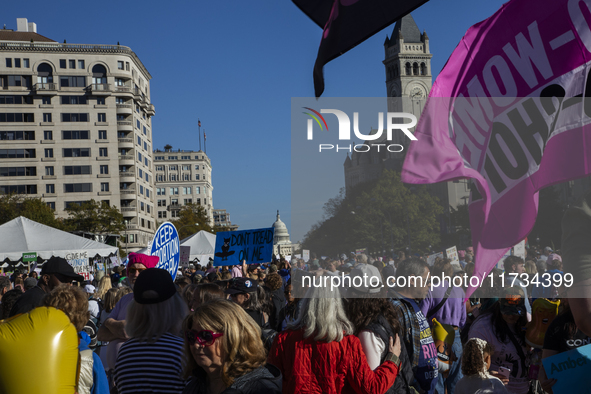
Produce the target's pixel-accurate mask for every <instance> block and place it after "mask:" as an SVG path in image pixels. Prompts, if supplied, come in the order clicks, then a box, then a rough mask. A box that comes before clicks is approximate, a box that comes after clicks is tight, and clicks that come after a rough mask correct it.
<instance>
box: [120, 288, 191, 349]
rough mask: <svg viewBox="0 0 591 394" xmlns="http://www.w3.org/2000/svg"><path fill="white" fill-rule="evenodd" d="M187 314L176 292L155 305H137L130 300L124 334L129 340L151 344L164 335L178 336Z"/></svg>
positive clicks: (183, 303)
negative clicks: (134, 339) (133, 339)
mask: <svg viewBox="0 0 591 394" xmlns="http://www.w3.org/2000/svg"><path fill="white" fill-rule="evenodd" d="M187 313H189V308H187V304H186V303H185V301H184V300H183V299H182V297H181V296H180V295H179V293H178V292H177V293H175V294H174V295H173V296H172V297H170V298H169V299H168V300H166V301H162V302H159V303H157V304H138V303H137V302H135V300H132V301H131V302H130V303H129V306H128V307H127V318H126V320H125V332H126V333H127V335H129V337H130V338H136V339H139V340H141V341H145V342H152V343H153V342H156V341H157V340H158V339H159V338H160V337H161V336H162V335H164V334H166V333H170V334H173V335H180V334H181V324H182V322H183V319H184V318H185V316H187Z"/></svg>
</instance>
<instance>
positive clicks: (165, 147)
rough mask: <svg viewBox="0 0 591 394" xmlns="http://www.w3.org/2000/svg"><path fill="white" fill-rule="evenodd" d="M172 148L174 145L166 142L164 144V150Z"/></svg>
mask: <svg viewBox="0 0 591 394" xmlns="http://www.w3.org/2000/svg"><path fill="white" fill-rule="evenodd" d="M171 149H172V145H169V144H166V145H164V150H171Z"/></svg>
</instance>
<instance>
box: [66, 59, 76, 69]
mask: <svg viewBox="0 0 591 394" xmlns="http://www.w3.org/2000/svg"><path fill="white" fill-rule="evenodd" d="M68 63H69V66H70V68H76V60H72V59H70V60H69V61H68Z"/></svg>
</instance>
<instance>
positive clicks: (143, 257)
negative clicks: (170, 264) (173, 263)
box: [127, 253, 160, 276]
mask: <svg viewBox="0 0 591 394" xmlns="http://www.w3.org/2000/svg"><path fill="white" fill-rule="evenodd" d="M127 258H128V260H129V262H128V263H127V270H128V272H127V275H128V276H129V267H130V266H131V265H132V264H142V265H143V266H144V267H146V268H154V267H156V266H157V265H158V261H160V258H159V257H158V256H148V255H147V254H141V253H130V254H129V255H128V256H127Z"/></svg>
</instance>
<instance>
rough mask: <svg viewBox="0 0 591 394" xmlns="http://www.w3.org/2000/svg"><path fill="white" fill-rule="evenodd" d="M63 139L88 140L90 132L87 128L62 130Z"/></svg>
mask: <svg viewBox="0 0 591 394" xmlns="http://www.w3.org/2000/svg"><path fill="white" fill-rule="evenodd" d="M62 139H63V140H88V139H90V132H89V131H88V130H63V131H62Z"/></svg>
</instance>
